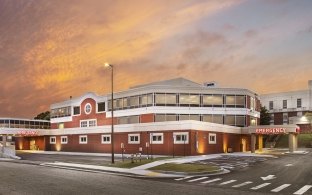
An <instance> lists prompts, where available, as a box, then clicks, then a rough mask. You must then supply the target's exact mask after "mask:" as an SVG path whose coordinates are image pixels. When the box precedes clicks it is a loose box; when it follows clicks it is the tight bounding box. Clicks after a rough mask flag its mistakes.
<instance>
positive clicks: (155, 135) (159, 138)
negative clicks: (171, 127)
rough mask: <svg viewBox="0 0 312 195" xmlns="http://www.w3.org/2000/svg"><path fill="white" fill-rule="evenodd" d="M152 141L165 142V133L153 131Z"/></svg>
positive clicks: (152, 142) (155, 142) (153, 142)
mask: <svg viewBox="0 0 312 195" xmlns="http://www.w3.org/2000/svg"><path fill="white" fill-rule="evenodd" d="M150 143H151V144H163V143H164V134H163V133H151V134H150Z"/></svg>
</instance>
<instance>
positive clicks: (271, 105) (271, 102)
mask: <svg viewBox="0 0 312 195" xmlns="http://www.w3.org/2000/svg"><path fill="white" fill-rule="evenodd" d="M269 109H270V110H273V101H270V102H269Z"/></svg>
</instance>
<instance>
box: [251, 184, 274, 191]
mask: <svg viewBox="0 0 312 195" xmlns="http://www.w3.org/2000/svg"><path fill="white" fill-rule="evenodd" d="M270 184H271V183H263V184H261V185H258V186H255V187H252V188H250V189H252V190H258V189H260V188H263V187H265V186H268V185H270Z"/></svg>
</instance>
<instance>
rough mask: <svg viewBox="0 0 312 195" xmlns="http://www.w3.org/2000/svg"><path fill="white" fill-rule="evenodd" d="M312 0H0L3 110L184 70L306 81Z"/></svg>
mask: <svg viewBox="0 0 312 195" xmlns="http://www.w3.org/2000/svg"><path fill="white" fill-rule="evenodd" d="M311 10H312V1H311V0H169V1H168V0H157V1H154V0H144V1H143V0H122V1H121V0H53V1H52V0H0V69H1V71H0V79H1V85H0V106H1V107H0V108H1V109H0V117H19V118H33V117H34V116H36V115H37V114H39V113H41V112H44V111H46V110H49V108H50V105H51V104H53V103H56V102H61V101H64V100H67V99H69V97H70V96H73V97H78V96H81V95H83V94H85V93H86V92H95V93H96V94H99V95H104V94H107V93H109V92H110V70H109V69H107V68H105V67H104V63H105V62H109V63H111V64H113V65H114V72H115V75H114V77H115V80H114V87H115V89H116V91H122V90H126V89H128V88H129V87H131V86H135V85H140V84H144V83H149V82H154V81H160V80H166V79H172V78H177V77H185V78H187V79H190V80H192V81H195V82H198V83H203V82H207V81H216V82H217V83H218V85H219V86H221V87H241V88H247V89H250V90H252V91H255V92H257V93H258V94H264V93H271V92H282V91H290V90H302V89H307V83H308V80H312V12H311Z"/></svg>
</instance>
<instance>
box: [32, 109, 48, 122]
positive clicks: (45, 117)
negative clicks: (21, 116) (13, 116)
mask: <svg viewBox="0 0 312 195" xmlns="http://www.w3.org/2000/svg"><path fill="white" fill-rule="evenodd" d="M34 119H39V120H48V121H49V120H50V111H46V112H41V113H40V114H38V115H37V116H36V117H35V118H34Z"/></svg>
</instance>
